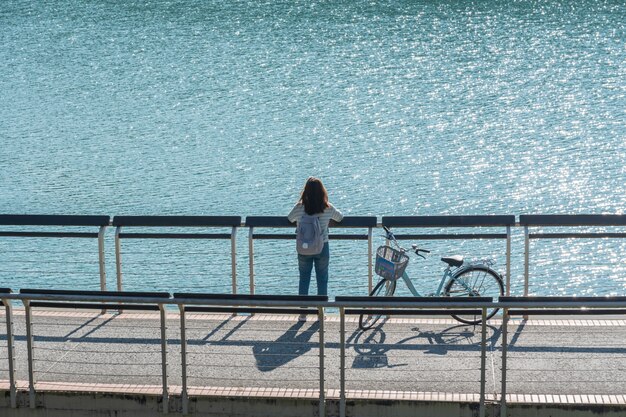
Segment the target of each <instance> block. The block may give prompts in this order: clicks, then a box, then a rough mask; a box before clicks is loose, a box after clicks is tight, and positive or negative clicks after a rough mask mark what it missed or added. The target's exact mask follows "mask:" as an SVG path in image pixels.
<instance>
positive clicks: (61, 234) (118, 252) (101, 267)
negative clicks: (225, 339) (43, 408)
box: [0, 214, 626, 296]
mask: <svg viewBox="0 0 626 417" xmlns="http://www.w3.org/2000/svg"><path fill="white" fill-rule="evenodd" d="M110 219H111V218H110V217H109V216H73V215H72V216H66V215H6V214H5V215H0V226H6V228H5V230H1V231H0V238H3V237H5V238H24V237H25V238H46V239H47V238H96V239H97V241H98V273H99V277H100V284H99V287H100V290H103V291H104V290H106V289H107V282H106V268H105V255H106V254H105V230H106V228H107V226H109V225H110V224H112V225H113V226H115V228H116V229H115V259H116V289H117V290H118V291H121V290H122V289H123V288H124V282H123V272H122V268H123V264H122V248H121V245H122V243H121V242H122V239H124V240H131V239H132V240H141V239H148V240H153V239H160V240H172V239H174V240H188V239H205V240H230V275H231V284H230V287H231V288H230V292H231V293H233V294H237V293H238V292H240V291H239V289H238V283H237V245H236V240H237V230H238V229H239V228H241V227H247V228H248V236H247V239H248V263H249V265H248V270H249V285H250V289H249V293H250V294H254V293H255V292H256V291H255V288H256V283H255V278H256V275H257V271H256V269H257V267H256V266H255V246H254V243H255V240H256V241H261V240H267V241H270V240H271V241H280V240H289V239H294V238H295V234H294V233H291V232H290V233H276V232H275V229H285V228H294V225H293V224H292V223H290V222H289V221H288V220H287V218H286V217H284V216H249V217H247V218H245V219H242V218H241V217H240V216H116V217H114V218H113V221H112V223H111V221H110ZM519 219H520V220H519V222H518V223H516V222H515V216H512V215H494V216H384V217H382V222H381V223H377V219H376V217H373V216H371V217H368V216H365V217H360V216H346V217H345V218H344V220H343V221H342V222H341V223H338V224H331V228H332V229H333V233H331V235H330V238H331V239H333V240H350V241H362V240H364V241H367V271H368V272H367V275H368V291H371V288H372V286H373V282H372V279H373V273H372V270H373V265H372V258H373V256H372V252H373V247H372V246H373V241H372V233H373V229H374V228H376V227H379V226H381V225H384V226H388V227H393V228H397V229H400V230H406V229H447V228H451V229H465V228H471V229H480V228H487V229H489V228H491V229H498V228H504V229H505V230H504V233H481V232H478V233H476V232H472V233H438V232H425V233H421V234H414V233H397V234H396V237H397V238H398V239H414V240H476V239H485V240H505V242H506V248H505V249H504V253H505V255H506V271H505V277H506V278H505V279H506V285H505V289H506V295H511V294H510V291H511V228H512V227H516V226H520V227H523V230H524V261H523V262H524V283H523V295H525V296H527V295H528V294H529V280H530V276H529V275H530V272H529V270H530V264H531V260H530V252H531V248H530V242H531V241H532V240H540V239H543V240H547V239H572V238H573V239H605V238H611V239H612V238H624V237H626V232H619V231H618V232H609V231H606V230H602V231H595V232H589V231H583V232H570V231H565V232H564V231H558V232H545V231H543V230H542V231H539V232H531V229H536V228H554V227H556V228H560V229H565V228H566V229H572V228H574V229H575V228H581V227H596V228H597V227H601V228H604V229H606V228H608V227H623V226H626V215H521V216H519ZM242 221H243V223H242ZM79 226H82V227H83V228H84V227H92V226H96V227H98V228H99V231H98V232H97V233H91V232H83V231H70V230H65V229H66V228H75V227H79ZM34 227H42V228H43V231H42V230H32V229H33V228H34ZM53 228H57V229H58V228H61V229H63V230H61V231H58V230H55V231H50V230H51V229H53ZM130 228H133V229H135V231H132V232H127V231H125V229H130ZM139 228H144V229H146V228H148V229H154V228H157V229H169V230H174V229H180V228H185V229H193V230H198V229H201V228H210V229H214V228H217V229H219V228H222V229H228V230H229V231H228V232H226V233H203V232H183V233H181V232H178V231H174V232H160V231H159V232H158V233H154V232H137V231H136V230H137V229H139ZM346 228H355V229H359V228H360V229H365V230H366V233H337V230H341V229H346ZM260 229H261V230H263V231H264V232H263V233H259V230H260ZM265 231H269V233H266V232H265ZM12 251H16V250H15V249H14V248H13V247H10V248H8V250H6V251H4V253H5V254H9V253H12ZM25 252H29V254H30V253H31V252H32V254H33V255H34V256H36V257H38V259H34V260H31V259H28V260H26V259H22V258H19V259H18V258H17V257H16V258H11V259H9V262H8V263H7V264H6V265H9V264H11V263H14V262H25V263H26V264H27V265H31V264H35V263H37V262H38V261H39V260H41V258H40V257H39V254H40V251H37V250H29V251H25ZM166 255H172V253H169V254H163V256H166ZM50 256H56V255H55V254H52V255H50ZM20 259H21V261H20ZM46 262H47V263H51V262H56V263H58V264H62V262H61V261H60V260H50V259H48V258H46ZM3 266H4V265H3ZM224 267H225V268H226V265H224ZM9 269H10V267H9ZM4 272H7V273H12V274H13V275H16V274H18V273H19V272H20V271H15V270H11V271H4ZM23 272H24V273H31V274H34V273H38V274H40V275H41V274H44V275H49V274H48V272H49V271H30V270H27V271H23ZM58 273H59V274H60V273H64V274H65V275H68V274H71V273H72V272H71V271H67V270H66V269H65V270H64V271H58ZM74 273H76V274H77V273H78V272H74ZM196 275H201V276H204V275H205V273H204V271H202V273H200V274H196Z"/></svg>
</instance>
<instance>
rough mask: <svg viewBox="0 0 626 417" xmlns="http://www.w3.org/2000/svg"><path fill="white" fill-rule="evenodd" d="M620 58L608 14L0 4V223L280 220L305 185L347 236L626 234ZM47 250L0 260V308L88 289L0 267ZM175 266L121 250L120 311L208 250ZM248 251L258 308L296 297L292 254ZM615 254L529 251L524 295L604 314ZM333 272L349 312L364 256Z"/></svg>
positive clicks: (541, 5) (536, 7) (168, 254)
mask: <svg viewBox="0 0 626 417" xmlns="http://www.w3.org/2000/svg"><path fill="white" fill-rule="evenodd" d="M625 45H626V5H625V4H624V2H623V1H608V0H607V1H601V0H581V1H576V2H571V1H565V0H563V1H558V0H557V1H489V0H486V1H446V2H436V1H371V2H352V1H332V2H331V1H317V2H316V1H298V0H291V1H272V2H262V1H229V2H220V1H200V0H197V1H192V0H187V1H173V0H172V1H147V0H138V1H132V2H130V1H129V2H117V1H104V0H100V1H81V0H73V1H70V0H68V1H47V2H32V1H26V0H24V1H16V0H4V1H2V2H1V3H0V95H1V96H2V100H1V103H2V104H0V139H1V141H2V146H1V147H0V166H1V167H2V169H1V170H0V195H2V198H1V199H0V212H5V213H60V214H91V213H96V214H111V215H122V214H189V215H191V214H194V215H198V214H206V215H220V214H227V215H232V214H235V215H242V216H246V215H253V214H256V215H283V214H286V213H287V212H288V210H289V209H290V207H291V205H292V204H293V202H294V201H295V200H296V198H297V196H298V193H299V190H300V187H301V186H302V184H303V182H304V180H305V178H306V177H307V176H309V175H317V176H320V177H322V179H323V180H324V182H325V184H326V185H327V187H328V189H329V192H330V197H331V200H332V201H333V202H334V204H335V205H336V206H337V207H339V208H340V209H341V210H343V212H344V213H345V214H348V215H378V216H382V215H441V214H444V215H456V214H467V215H471V214H548V213H624V207H625V206H626V186H625V184H626V168H625V167H626V124H625V120H626V111H625V109H626V64H625V62H626V47H625ZM514 232H515V233H514V245H513V252H514V254H513V255H514V261H513V264H514V265H513V284H512V290H514V291H518V290H519V288H520V286H521V284H520V280H519V278H520V276H521V274H522V272H523V268H521V266H520V265H521V260H523V254H522V251H523V244H522V242H521V236H520V235H521V233H520V231H519V230H517V229H516V230H515V231H514ZM243 234H244V233H242V235H243ZM240 237H241V238H242V239H240V240H241V242H240V245H239V246H240V248H239V249H240V250H241V252H242V254H243V255H242V256H240V257H239V260H238V261H239V270H240V271H239V275H240V280H241V286H242V288H245V287H246V285H247V282H246V281H247V277H246V274H247V258H246V255H245V253H246V250H247V244H246V242H245V236H240ZM109 240H110V239H109ZM20 242H22V241H20ZM220 243H223V242H220ZM57 244H58V242H56V243H41V242H30V241H29V242H28V243H19V242H17V243H16V242H14V241H12V240H7V239H4V240H2V241H0V259H5V263H4V266H3V267H2V269H3V272H1V273H0V278H1V280H2V285H3V286H12V287H19V286H31V287H32V286H39V285H40V284H41V285H46V286H54V285H57V286H58V285H78V284H77V282H79V283H80V285H85V286H94V285H97V283H96V282H95V281H93V276H92V275H89V282H83V281H81V280H83V279H84V278H82V274H83V270H82V269H80V268H79V269H78V270H76V271H75V272H74V271H73V270H72V271H70V272H72V273H73V274H74V275H72V274H71V273H70V274H69V278H68V268H70V267H69V266H68V264H67V262H66V263H61V264H59V265H58V268H56V269H58V270H59V274H57V275H47V278H46V281H45V283H41V282H40V280H38V279H37V278H36V276H38V275H37V271H38V270H35V271H34V270H33V268H35V266H33V267H31V266H28V264H25V263H24V262H22V261H23V257H21V255H19V256H18V255H8V254H7V253H8V252H10V251H9V250H8V249H9V248H10V249H12V250H15V247H16V246H19V245H24V246H25V248H23V250H24V257H26V256H27V255H28V254H33V253H34V254H35V255H36V256H43V255H38V254H41V253H42V252H43V253H46V251H47V246H48V245H52V246H54V247H55V248H56V247H58V246H56V245H57ZM64 245H66V248H67V247H71V249H72V250H74V251H78V252H80V251H79V249H78V248H74V247H72V246H71V245H74V243H72V244H68V243H67V242H66V241H64ZM82 245H87V246H88V245H90V244H88V243H82ZM149 245H157V246H158V245H164V246H162V247H155V248H152V247H151V246H149ZM172 245H173V246H172ZM188 245H191V247H192V248H191V249H190V248H189V247H185V246H184V244H183V243H181V242H176V243H172V242H168V243H166V242H157V243H149V244H148V245H146V244H145V242H144V244H143V245H139V244H138V243H137V244H136V243H134V242H133V243H132V244H128V245H127V246H125V250H126V251H127V252H130V253H129V254H128V255H127V256H125V258H124V259H125V261H126V262H127V263H131V262H137V268H136V269H132V268H130V266H128V268H127V269H130V271H128V272H127V273H126V275H125V280H127V281H126V283H127V288H128V289H139V288H141V289H145V288H163V289H173V288H181V287H182V288H188V289H211V288H213V286H215V287H216V290H217V289H218V287H220V286H223V283H224V282H225V279H222V278H220V280H219V282H218V283H214V282H213V283H207V275H211V274H222V275H227V274H228V272H229V271H230V264H229V260H228V254H227V250H228V249H229V247H227V246H228V245H221V244H216V249H215V251H214V252H215V254H216V255H215V256H213V255H211V256H204V255H203V254H205V253H209V254H213V253H214V252H212V250H211V249H207V248H206V247H204V246H203V247H198V244H197V243H188ZM211 245H212V244H210V245H208V247H212V246H211ZM423 245H424V246H427V247H429V248H433V249H434V252H437V253H438V254H439V253H441V254H448V253H450V252H456V251H460V252H464V253H469V254H471V255H476V256H478V257H481V256H493V257H495V258H497V259H498V261H499V265H500V269H502V268H503V264H504V257H503V244H501V242H498V243H494V244H490V243H469V242H423ZM92 246H93V245H92ZM92 246H88V249H87V254H86V255H85V256H86V257H87V259H85V260H83V259H82V258H81V259H78V260H76V261H75V262H76V263H75V264H76V265H78V266H80V267H81V268H82V267H85V268H87V267H89V268H92V269H93V265H87V266H85V265H84V264H85V263H89V262H91V260H93V256H91V255H90V254H89V252H91V250H92ZM135 246H137V247H138V248H135ZM259 246H260V247H259V249H258V252H257V256H259V257H260V258H261V259H259V260H258V262H259V263H260V266H259V268H258V273H259V277H258V278H259V283H258V285H259V291H268V292H269V291H277V290H280V291H291V289H292V287H293V290H294V291H295V289H296V287H297V284H295V283H294V282H293V281H294V278H293V276H294V275H295V261H294V259H293V258H294V255H293V248H292V246H293V245H291V244H290V243H289V244H287V243H285V244H284V246H283V243H278V244H275V243H274V244H269V243H260V244H259ZM146 247H147V248H146ZM223 247H227V248H226V252H224V249H223ZM625 248H626V243H625V242H624V239H621V240H620V239H616V240H591V241H590V240H584V241H580V240H579V241H547V242H543V241H542V242H534V243H533V246H532V251H533V252H532V256H531V259H532V260H533V267H532V268H531V274H532V275H533V277H535V278H534V279H533V281H532V283H531V291H533V292H535V293H559V294H589V293H619V294H622V293H624V290H625V289H626V265H624V263H623V262H622V261H620V259H622V258H623V253H624V249H625ZM52 249H54V248H52ZM107 250H108V251H110V250H112V245H111V244H108V248H107ZM333 250H334V251H333V253H334V261H333V268H334V271H332V272H331V274H332V275H333V277H334V278H332V277H331V281H332V283H331V287H330V290H331V292H333V293H335V294H339V293H352V292H356V291H360V290H359V289H360V288H362V285H363V282H364V281H363V278H362V277H363V272H364V271H365V272H366V268H364V267H363V264H364V259H365V255H366V253H365V254H364V253H363V252H364V249H363V247H362V245H355V244H348V243H337V244H336V245H334V247H333ZM159 251H160V252H159ZM189 252H192V253H191V254H190V253H189ZM194 252H197V253H196V256H190V255H193V254H194ZM155 253H159V255H155ZM185 254H186V255H187V256H186V257H185V260H184V262H187V263H188V265H187V264H185V265H187V266H186V267H188V268H189V270H187V269H185V268H184V267H183V266H184V265H182V264H180V263H176V262H177V257H178V256H182V255H185ZM66 255H68V256H71V255H69V254H66ZM153 255H154V256H155V257H156V259H151V258H150V256H153ZM2 256H4V258H2ZM10 256H18V257H17V258H15V257H13V258H11V257H10ZM7 257H10V258H7ZM209 259H210V260H209ZM8 261H11V262H13V263H10V262H8ZM169 262H172V263H169ZM181 262H183V261H181ZM111 264H112V262H110V261H109V286H112V285H114V284H112V283H113V282H114V279H113V278H114V272H115V271H114V268H112V267H111ZM428 264H432V269H433V271H438V270H439V269H440V265H438V262H437V261H436V258H431V259H430V260H429V262H428ZM24 265H26V266H24ZM34 265H36V268H41V269H43V270H45V271H51V270H53V268H52V264H50V263H48V264H46V266H44V267H42V266H41V265H40V263H35V264H34ZM56 269H54V270H55V271H56ZM353 269H354V270H355V271H353ZM17 270H20V271H22V272H16V271H17ZM29 271H31V272H29ZM132 271H141V273H140V272H137V273H136V274H135V275H133V274H132V273H131V272H132ZM63 272H65V274H64V273H63ZM141 274H144V275H141ZM180 276H184V277H185V279H184V280H181V279H180ZM76 277H79V278H76ZM133 277H134V278H133ZM286 280H288V281H286ZM286 282H288V284H286ZM424 282H426V284H425V286H428V284H427V281H424Z"/></svg>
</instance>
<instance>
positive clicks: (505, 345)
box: [500, 308, 509, 417]
mask: <svg viewBox="0 0 626 417" xmlns="http://www.w3.org/2000/svg"><path fill="white" fill-rule="evenodd" d="M502 312H503V314H502V369H501V378H502V388H501V391H500V417H506V378H507V375H506V368H507V352H508V347H509V340H508V338H509V336H508V325H509V309H508V308H503V309H502Z"/></svg>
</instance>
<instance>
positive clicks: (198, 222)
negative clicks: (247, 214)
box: [112, 216, 241, 227]
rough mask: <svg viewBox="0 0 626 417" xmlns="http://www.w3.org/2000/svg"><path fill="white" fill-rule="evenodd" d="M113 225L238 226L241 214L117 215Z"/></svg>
mask: <svg viewBox="0 0 626 417" xmlns="http://www.w3.org/2000/svg"><path fill="white" fill-rule="evenodd" d="M112 225H113V226H116V227H117V226H125V227H129V226H133V227H136V226H142V227H152V226H154V227H219V226H225V227H238V226H240V225H241V216H115V217H114V218H113V224H112Z"/></svg>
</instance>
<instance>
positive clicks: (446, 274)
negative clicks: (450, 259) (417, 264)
mask: <svg viewBox="0 0 626 417" xmlns="http://www.w3.org/2000/svg"><path fill="white" fill-rule="evenodd" d="M451 270H452V268H451V267H450V266H448V267H447V268H446V269H445V270H444V271H443V275H442V276H441V280H440V281H439V286H438V287H437V291H435V292H434V293H433V294H432V296H434V297H438V296H440V295H441V292H442V290H443V286H444V285H445V283H446V282H448V281H449V280H450V278H452V276H453V275H454V274H453V273H452V272H451ZM402 280H403V281H404V283H405V284H406V286H407V288H408V289H409V291H410V292H411V294H413V295H414V296H415V297H423V295H422V294H421V293H420V292H419V291H418V290H417V289H416V288H415V286H414V285H413V281H411V278H409V275H408V274H407V273H406V271H404V273H403V274H402ZM429 296H431V295H429Z"/></svg>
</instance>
